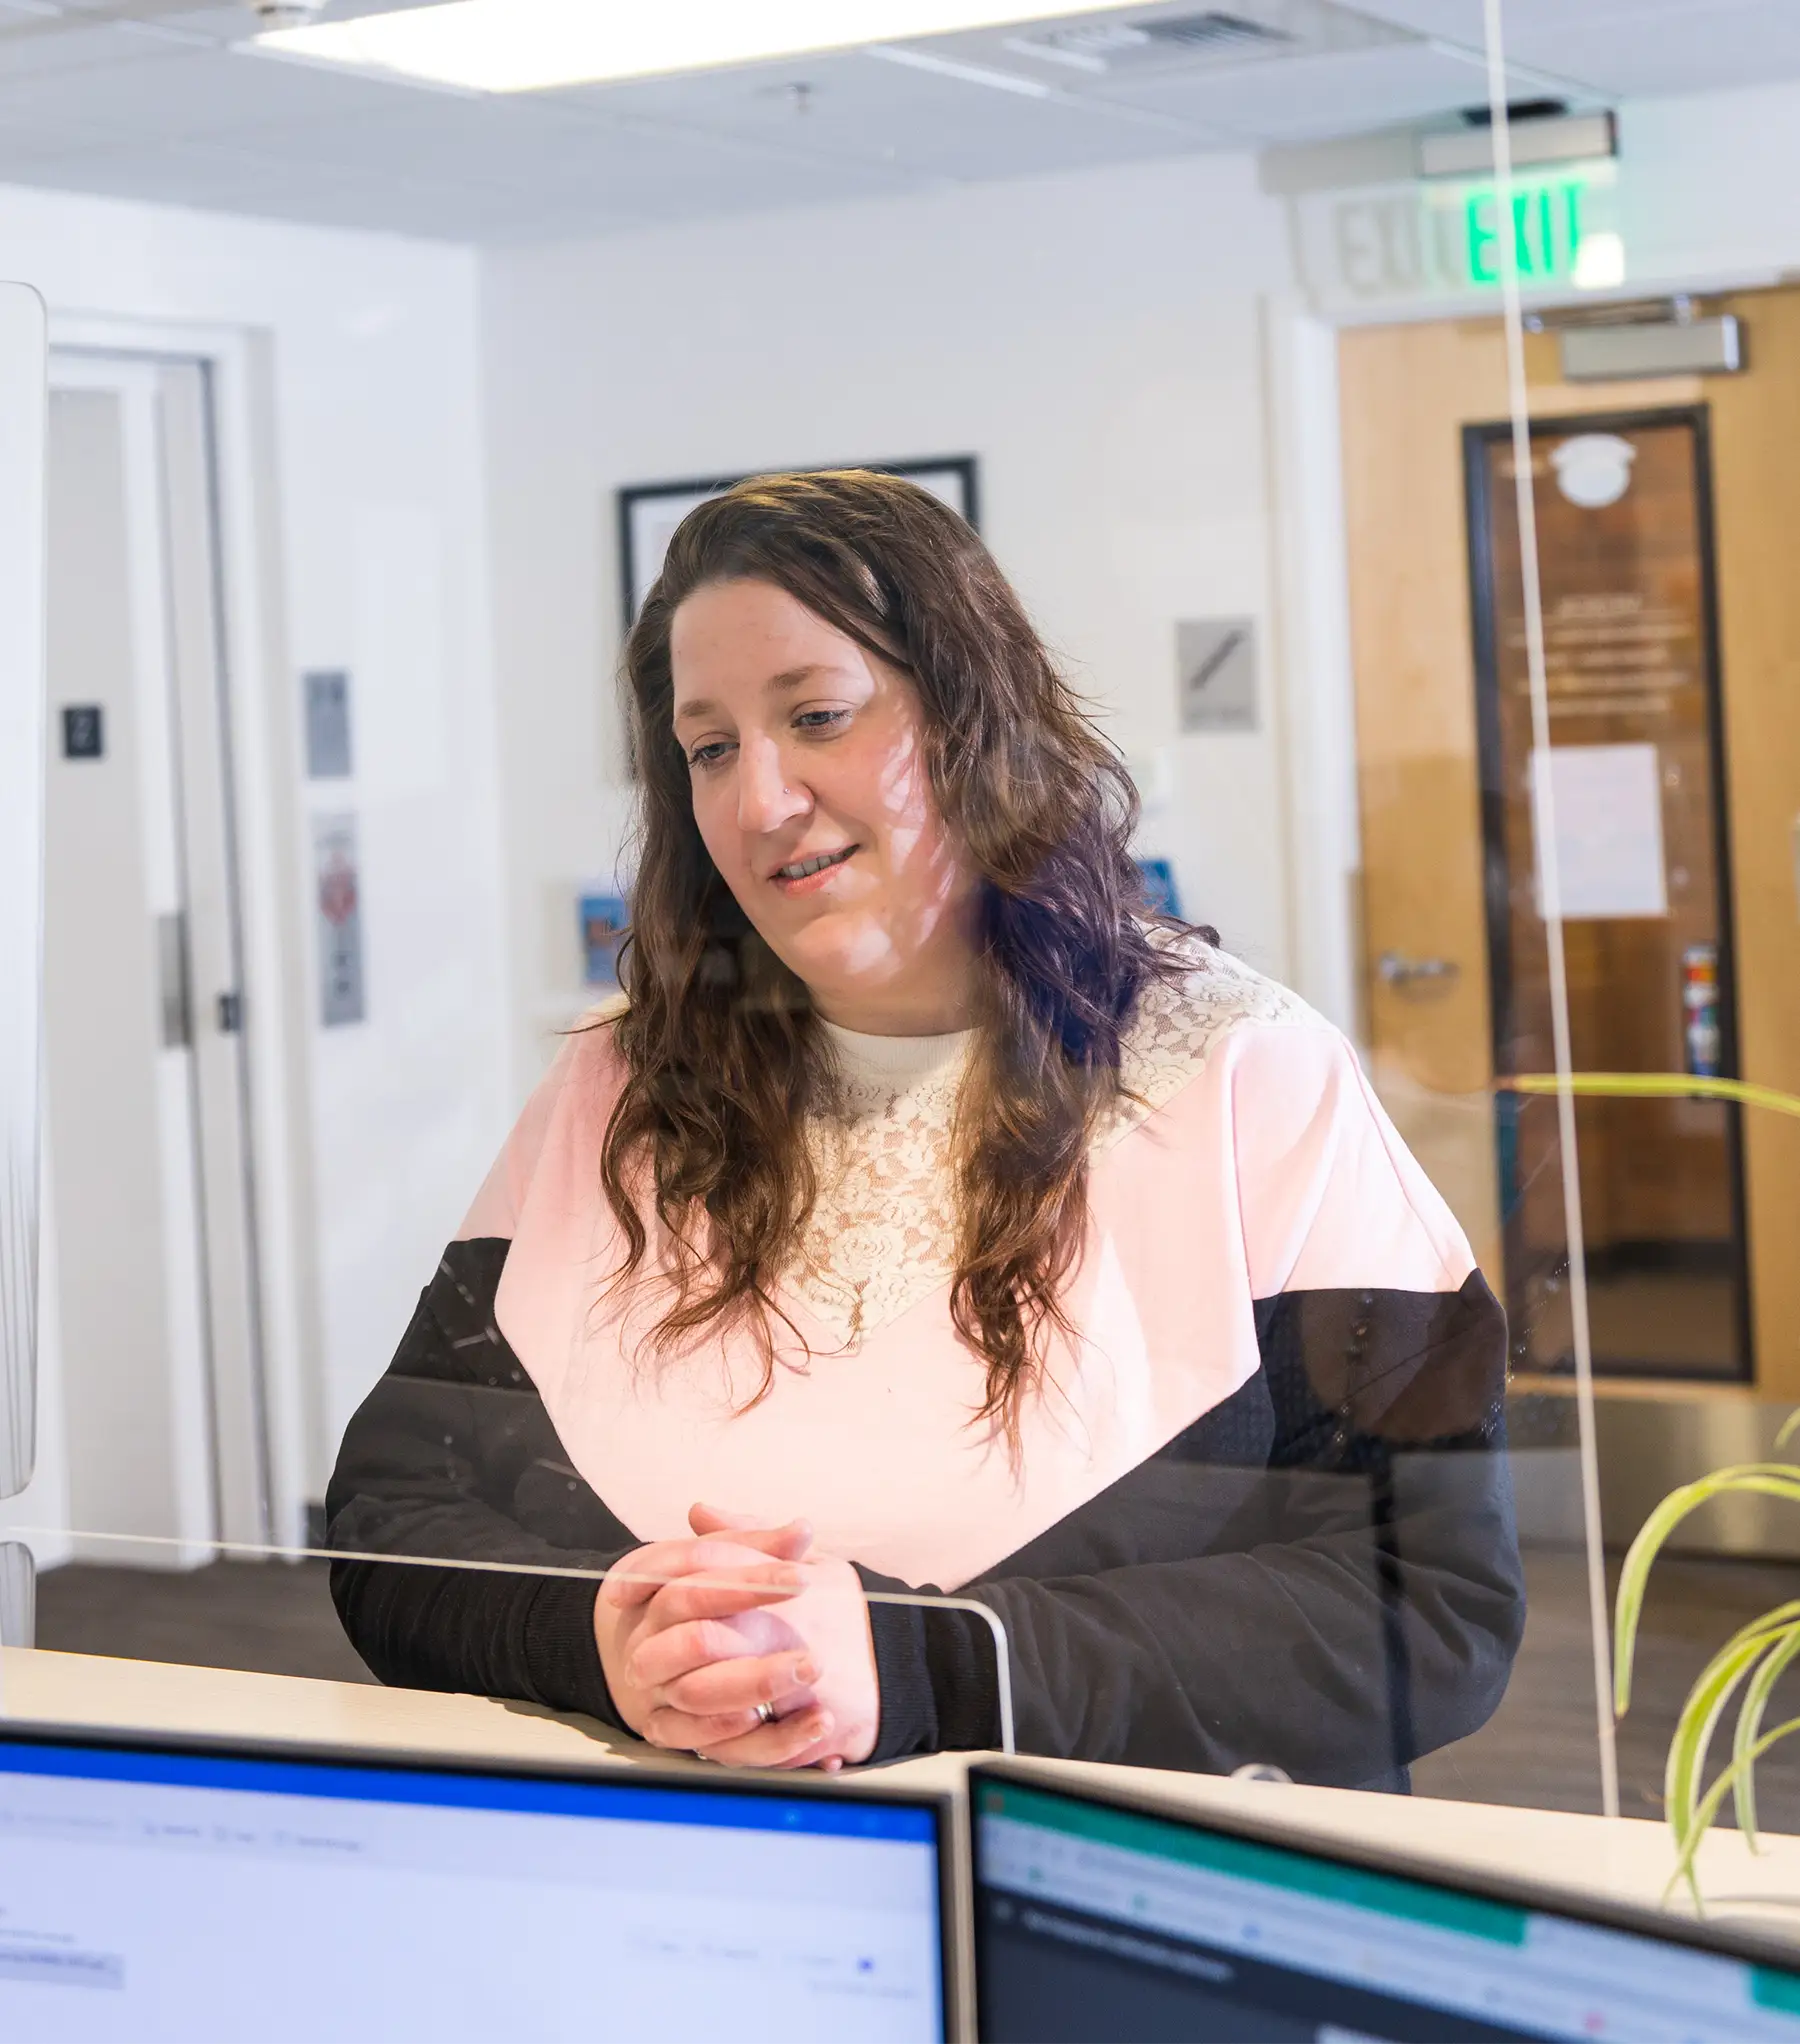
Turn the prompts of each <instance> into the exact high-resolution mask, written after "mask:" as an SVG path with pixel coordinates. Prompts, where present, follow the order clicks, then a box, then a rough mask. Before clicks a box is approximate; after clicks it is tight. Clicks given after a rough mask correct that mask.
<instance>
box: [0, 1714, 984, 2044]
mask: <svg viewBox="0 0 1800 2044" xmlns="http://www.w3.org/2000/svg"><path fill="white" fill-rule="evenodd" d="M644 1772H645V1771H642V1770H637V1769H633V1770H631V1771H630V1773H629V1774H627V1772H626V1771H625V1770H623V1769H620V1770H618V1771H617V1772H616V1773H607V1774H604V1775H602V1774H598V1773H596V1772H595V1771H594V1770H592V1769H589V1770H586V1771H577V1770H574V1769H564V1770H555V1769H547V1768H541V1767H530V1766H518V1767H514V1766H483V1765H465V1764H460V1763H457V1762H454V1761H436V1760H433V1761H424V1760H418V1759H414V1758H410V1757H408V1758H394V1757H388V1756H383V1755H380V1754H373V1753H358V1754H356V1755H354V1756H350V1757H346V1756H344V1755H341V1754H340V1755H331V1754H325V1753H319V1752H316V1751H312V1750H307V1749H282V1748H275V1747H268V1746H263V1747H250V1746H247V1745H233V1746H231V1747H224V1746H221V1745H218V1744H216V1743H210V1742H209V1743H206V1744H201V1743H197V1742H174V1741H167V1740H156V1741H150V1740H137V1739H131V1740H113V1739H108V1740H106V1741H104V1742H102V1741H100V1740H97V1739H94V1738H91V1737H82V1736H68V1737H62V1736H40V1735H38V1734H36V1733H33V1734H30V1735H23V1734H20V1733H18V1732H16V1731H13V1730H6V1731H4V1732H0V2037H8V2038H19V2039H21V2040H23V2039H26V2038H29V2039H31V2040H32V2044H43V2040H47V2039H84V2040H85V2039H108V2040H111V2039H119V2040H125V2039H129V2040H131V2044H144V2040H149V2039H165V2038H166V2039H177V2038H179V2039H194V2038H202V2037H205V2038H215V2037H216V2038H225V2037H254V2038H257V2039H259V2040H270V2044H273V2040H276V2039H295V2040H299V2039H304V2040H305V2044H319V2040H320V2039H322V2038H330V2037H370V2038H388V2039H394V2040H399V2039H409V2038H426V2037H428V2038H431V2039H433V2040H434V2044H438V2040H450V2039H464V2038H467V2039H480V2040H482V2044H497V2040H510V2039H518V2038H527V2037H528V2038H532V2039H537V2038H550V2037H569V2038H576V2037H579V2038H581V2039H583V2040H586V2044H591V2040H593V2039H595V2038H603V2037H616V2038H630V2039H632V2040H633V2044H637V2040H646V2039H656V2038H666V2039H670V2040H680V2044H693V2040H696V2039H699V2038H729V2039H731V2040H732V2044H750V2040H752V2039H763V2038H767V2039H772V2040H775V2039H778V2040H779V2044H798V2040H801V2039H819V2040H821V2044H823V2040H827V2039H830V2040H833V2044H835V2040H838V2039H841V2038H845V2037H856V2038H868V2039H880V2040H884V2044H887V2040H891V2044H925V2040H927V2039H930V2040H933V2044H937V2040H940V2039H942V2038H943V2036H944V2034H945V2020H946V2016H945V2011H946V2005H947V1993H946V1977H945V1953H946V1949H947V1946H946V1936H945V1931H946V1918H945V1908H946V1896H947V1887H948V1884H947V1880H946V1864H945V1855H946V1852H947V1850H948V1849H949V1836H948V1832H949V1806H948V1804H947V1803H944V1804H942V1805H940V1804H939V1803H938V1802H936V1801H934V1800H932V1799H931V1798H929V1797H924V1796H916V1795H907V1794H904V1793H900V1792H897V1791H891V1790H886V1789H884V1788H882V1787H881V1786H880V1785H879V1784H873V1783H864V1782H857V1783H855V1784H841V1785H840V1784H833V1785H829V1786H827V1785H824V1784H821V1786H820V1787H819V1788H817V1789H808V1788H806V1787H805V1786H803V1785H801V1784H799V1783H796V1782H795V1781H794V1780H793V1779H792V1778H791V1777H783V1778H782V1779H781V1780H780V1781H778V1782H777V1781H760V1782H759V1781H756V1780H747V1779H746V1778H745V1777H744V1776H742V1775H735V1774H734V1775H730V1776H727V1775H725V1774H724V1773H722V1772H721V1774H720V1775H719V1777H718V1779H717V1780H710V1779H708V1778H706V1776H705V1775H704V1774H702V1773H701V1771H700V1770H699V1769H697V1768H696V1769H694V1770H692V1771H691V1772H689V1773H686V1774H681V1773H677V1772H674V1771H670V1770H664V1771H662V1772H661V1773H659V1774H655V1775H651V1776H650V1778H647V1779H646V1778H643V1776H644Z"/></svg>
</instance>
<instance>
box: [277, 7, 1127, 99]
mask: <svg viewBox="0 0 1800 2044" xmlns="http://www.w3.org/2000/svg"><path fill="white" fill-rule="evenodd" d="M1141 4H1142V0H448V4H447V5H441V6H435V7H409V8H405V9H402V10H401V11H399V12H397V13H393V14H365V15H363V16H362V17H361V18H360V19H358V20H354V21H330V22H319V23H316V24H315V25H314V26H312V27H310V28H284V29H276V30H274V31H273V32H271V33H270V34H268V35H259V36H257V37H256V38H255V39H254V43H255V47H256V48H257V49H259V50H267V51H268V52H270V53H271V54H272V55H275V56H290V57H305V58H308V59H310V60H312V61H315V62H319V63H326V64H344V65H349V66H352V67H354V68H355V69H357V70H360V71H380V72H386V73H388V74H389V75H391V76H395V77H400V78H411V79H418V80H420V81H422V82H424V83H427V84H431V85H450V86H460V87H462V88H463V89H464V90H466V91H474V92H540V91H544V90H546V89H547V88H549V87H551V86H556V85H592V84H597V83H599V82H601V81H602V80H606V79H618V78H654V77H658V76H664V75H666V74H668V73H670V72H675V71H702V70H710V69H712V68H714V67H715V66H723V65H728V64H754V63H759V62H764V61H766V60H768V59H770V58H775V57H798V56H804V55H810V54H813V53H815V52H818V51H823V50H853V49H858V48H861V47H863V46H864V45H866V44H870V43H892V42H899V41H906V40H910V39H911V38H913V37H915V36H936V35H953V34H956V33H958V32H959V31H963V30H967V29H973V28H1003V27H1004V28H1010V27H1016V26H1017V25H1018V24H1020V23H1021V22H1027V21H1054V20H1058V19H1061V18H1063V17H1066V16H1068V15H1072V14H1102V13H1109V12H1111V11H1112V9H1114V8H1116V7H1126V6H1132V5H1141Z"/></svg>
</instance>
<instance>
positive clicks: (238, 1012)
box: [218, 987, 244, 1036]
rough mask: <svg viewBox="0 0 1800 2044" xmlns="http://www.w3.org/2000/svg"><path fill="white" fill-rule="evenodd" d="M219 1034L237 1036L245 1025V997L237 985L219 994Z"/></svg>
mask: <svg viewBox="0 0 1800 2044" xmlns="http://www.w3.org/2000/svg"><path fill="white" fill-rule="evenodd" d="M218 1014H219V1034H220V1035H221V1036H236V1035H238V1034H239V1033H240V1032H241V1030H242V1029H243V1026H244V997H243V995H242V994H240V993H239V992H238V991H237V989H236V988H235V987H233V988H232V989H231V991H230V992H229V993H223V994H221V995H220V996H219V1002H218Z"/></svg>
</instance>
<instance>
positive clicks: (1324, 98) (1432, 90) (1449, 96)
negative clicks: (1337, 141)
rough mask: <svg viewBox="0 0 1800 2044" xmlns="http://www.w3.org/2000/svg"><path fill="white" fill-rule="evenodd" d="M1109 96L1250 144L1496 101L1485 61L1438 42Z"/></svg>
mask: <svg viewBox="0 0 1800 2044" xmlns="http://www.w3.org/2000/svg"><path fill="white" fill-rule="evenodd" d="M1104 94H1105V96H1106V97H1107V98H1115V97H1116V98H1121V99H1128V100H1129V102H1130V103H1131V104H1133V105H1137V106H1145V107H1154V108H1156V109H1158V110H1159V111H1163V112H1167V113H1175V114H1180V115H1182V116H1183V117H1185V118H1188V119H1191V120H1193V121H1196V122H1200V123H1204V124H1207V125H1209V126H1212V127H1216V128H1221V129H1224V130H1225V131H1226V132H1228V133H1231V134H1234V135H1236V136H1239V137H1241V138H1243V139H1244V140H1245V141H1256V142H1261V141H1291V140H1298V139H1301V138H1304V137H1312V136H1320V137H1323V136H1328V135H1345V134H1354V133H1357V132H1358V131H1366V130H1368V129H1371V128H1380V127H1387V126H1391V125H1392V124H1394V123H1396V122H1400V121H1410V120H1418V119H1421V118H1423V117H1426V116H1430V115H1436V114H1443V113H1447V112H1453V111H1455V110H1456V109H1458V108H1461V107H1466V106H1473V105H1475V104H1477V103H1479V102H1482V101H1484V100H1485V99H1486V96H1487V87H1486V83H1485V80H1484V77H1483V74H1482V69H1481V66H1480V65H1479V64H1478V63H1476V62H1472V61H1470V60H1468V59H1466V58H1463V57H1460V56H1457V55H1455V54H1453V53H1451V52H1449V51H1446V50H1441V49H1437V48H1434V47H1433V46H1432V45H1431V44H1429V43H1397V44H1393V45H1391V46H1389V47H1388V48H1385V49H1371V50H1356V51H1350V52H1346V53H1345V54H1344V55H1341V56H1326V57H1287V58H1269V59H1266V60H1264V61H1263V62H1261V63H1257V64H1240V65H1237V66H1235V67H1234V68H1233V69H1232V70H1230V71H1229V72H1225V71H1204V72H1181V73H1175V74H1172V75H1169V76H1166V77H1160V78H1154V79H1149V78H1147V79H1143V80H1141V81H1139V82H1137V83H1135V84H1133V85H1131V86H1121V85H1115V84H1113V83H1112V82H1111V81H1110V80H1109V81H1108V83H1107V84H1106V86H1105V87H1104Z"/></svg>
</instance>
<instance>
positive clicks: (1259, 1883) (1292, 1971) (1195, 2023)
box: [969, 1768, 1800, 2044]
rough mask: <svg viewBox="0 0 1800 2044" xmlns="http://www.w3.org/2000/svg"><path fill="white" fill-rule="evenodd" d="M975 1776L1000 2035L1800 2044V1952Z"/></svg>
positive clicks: (1136, 1802) (988, 2016) (1152, 2041)
mask: <svg viewBox="0 0 1800 2044" xmlns="http://www.w3.org/2000/svg"><path fill="white" fill-rule="evenodd" d="M969 1794H970V1813H971V1820H972V1823H971V1828H972V1831H973V1835H974V1850H975V1891H974V1900H975V1991H976V2002H977V2008H978V2011H979V2031H980V2035H981V2037H982V2038H983V2039H984V2040H985V2044H1025V2040H1029V2044H1065V2040H1075V2039H1082V2040H1098V2039H1108V2040H1111V2039H1118V2038H1127V2037H1128V2038H1131V2039H1133V2040H1135V2044H1159V2040H1161V2039H1165V2038H1181V2039H1183V2040H1185V2044H1202V2040H1208V2039H1220V2040H1229V2044H1260V2040H1264V2039H1282V2040H1304V2044H1376V2040H1378V2039H1388V2040H1393V2044H1411V2040H1420V2044H1424V2040H1429V2044H1454V2040H1461V2039H1499V2038H1531V2039H1539V2040H1542V2039H1561V2038H1571V2039H1573V2038H1579V2039H1582V2040H1588V2044H1591V2040H1594V2039H1604V2038H1618V2039H1632V2040H1637V2044H1763V2040H1768V2044H1775V2040H1777V2039H1781V2040H1786V2044H1795V2040H1800V1954H1796V1955H1795V1956H1794V1957H1793V1958H1791V1959H1786V1960H1784V1959H1782V1958H1781V1957H1780V1955H1779V1951H1778V1949H1776V1950H1770V1949H1766V1948H1764V1947H1762V1946H1761V1945H1760V1944H1759V1943H1757V1942H1756V1941H1745V1940H1743V1939H1741V1938H1734V1937H1732V1936H1731V1935H1729V1934H1728V1933H1725V1932H1722V1931H1719V1930H1716V1929H1710V1928H1707V1927H1704V1926H1695V1925H1692V1924H1686V1923H1680V1922H1676V1921H1672V1920H1665V1919H1663V1918H1660V1917H1658V1916H1656V1915H1655V1914H1654V1913H1653V1912H1651V1911H1649V1910H1636V1909H1626V1908H1618V1909H1614V1908H1612V1907H1610V1906H1608V1905H1605V1904H1601V1903H1596V1904H1595V1905H1594V1906H1593V1907H1592V1908H1589V1907H1588V1905H1587V1904H1586V1903H1585V1902H1582V1903H1574V1904H1571V1903H1565V1901H1564V1900H1563V1899H1562V1898H1560V1897H1547V1896H1539V1895H1536V1894H1528V1893H1527V1892H1526V1891H1524V1890H1522V1889H1519V1888H1517V1887H1515V1886H1512V1885H1510V1884H1507V1883H1504V1882H1496V1883H1493V1884H1490V1883H1488V1882H1487V1881H1485V1880H1480V1879H1477V1878H1475V1877H1473V1876H1471V1877H1469V1878H1468V1879H1467V1880H1465V1879H1464V1878H1463V1876H1462V1875H1461V1874H1460V1873H1441V1874H1440V1873H1431V1874H1428V1873H1426V1872H1424V1871H1422V1870H1421V1869H1419V1868H1418V1867H1417V1866H1416V1865H1411V1864H1409V1863H1403V1862H1385V1861H1383V1860H1382V1859H1380V1858H1377V1857H1375V1856H1364V1855H1363V1854H1362V1853H1361V1852H1360V1851H1356V1850H1353V1849H1351V1848H1348V1847H1340V1846H1339V1845H1337V1844H1318V1845H1314V1844H1311V1843H1307V1844H1300V1843H1296V1842H1295V1841H1294V1840H1293V1839H1292V1838H1291V1837H1287V1836H1283V1837H1282V1838H1281V1840H1280V1842H1277V1838H1276V1834H1273V1833H1271V1832H1269V1831H1267V1830H1263V1829H1261V1828H1259V1827H1255V1826H1246V1825H1242V1824H1240V1823H1239V1822H1238V1821H1237V1820H1235V1819H1233V1818H1229V1817H1217V1818H1215V1817H1214V1816H1213V1815H1212V1814H1211V1813H1207V1814H1205V1815H1200V1814H1195V1815H1193V1816H1187V1815H1181V1816H1176V1815H1174V1814H1172V1813H1170V1812H1169V1811H1168V1809H1167V1807H1166V1805H1165V1806H1164V1807H1163V1808H1162V1810H1161V1811H1160V1812H1159V1811H1157V1810H1156V1809H1155V1806H1154V1805H1153V1804H1152V1803H1150V1802H1148V1801H1146V1800H1144V1799H1140V1798H1138V1797H1136V1796H1124V1795H1121V1796H1114V1795H1112V1794H1110V1793H1089V1792H1087V1790H1086V1789H1085V1787H1084V1788H1083V1789H1082V1790H1080V1791H1071V1790H1069V1789H1068V1788H1066V1787H1062V1786H1058V1787H1055V1788H1052V1787H1049V1786H1046V1785H1045V1784H1044V1783H1043V1782H1042V1781H1041V1780H1035V1779H1032V1778H1031V1777H1030V1776H1029V1775H1028V1774H1024V1773H1021V1772H1018V1771H1016V1770H1010V1769H1002V1768H978V1769H975V1770H974V1771H972V1773H971V1775H970V1781H969ZM1400 1864H1405V1865H1406V1866H1407V1870H1406V1871H1405V1872H1403V1873H1402V1872H1398V1871H1394V1870H1393V1869H1394V1867H1395V1866H1396V1865H1400Z"/></svg>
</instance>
